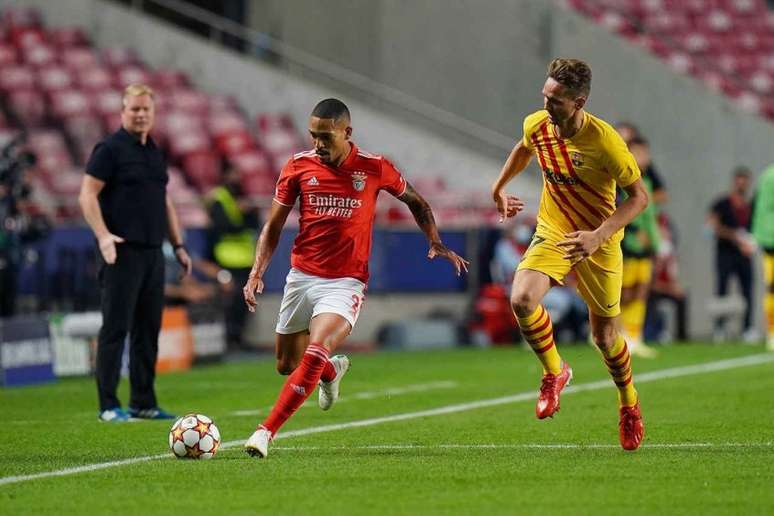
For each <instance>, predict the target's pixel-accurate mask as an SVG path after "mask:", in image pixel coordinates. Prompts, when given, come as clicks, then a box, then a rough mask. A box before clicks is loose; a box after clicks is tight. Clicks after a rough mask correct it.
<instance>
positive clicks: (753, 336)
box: [742, 328, 763, 345]
mask: <svg viewBox="0 0 774 516" xmlns="http://www.w3.org/2000/svg"><path fill="white" fill-rule="evenodd" d="M762 338H763V337H762V335H761V333H760V332H759V331H758V330H756V329H755V328H750V329H749V330H745V332H744V333H743V334H742V342H744V343H745V344H752V345H755V344H758V343H759V342H760V341H761V339H762Z"/></svg>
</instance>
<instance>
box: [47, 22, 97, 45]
mask: <svg viewBox="0 0 774 516" xmlns="http://www.w3.org/2000/svg"><path fill="white" fill-rule="evenodd" d="M48 40H49V41H50V42H51V43H52V44H53V45H54V46H55V47H56V48H60V49H64V48H67V47H85V46H88V45H89V38H87V37H86V34H85V33H84V32H83V29H81V28H79V27H57V28H54V29H51V30H49V31H48Z"/></svg>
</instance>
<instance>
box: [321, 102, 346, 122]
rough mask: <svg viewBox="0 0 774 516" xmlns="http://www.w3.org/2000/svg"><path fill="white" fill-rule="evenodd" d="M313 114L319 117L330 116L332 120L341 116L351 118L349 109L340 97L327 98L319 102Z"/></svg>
mask: <svg viewBox="0 0 774 516" xmlns="http://www.w3.org/2000/svg"><path fill="white" fill-rule="evenodd" d="M312 116H316V117H317V118H330V119H332V120H339V119H341V118H346V119H347V121H349V120H350V118H349V109H348V108H347V106H346V105H345V104H344V103H343V102H342V101H340V100H339V99H325V100H321V101H320V102H318V103H317V105H316V106H315V107H314V109H313V110H312Z"/></svg>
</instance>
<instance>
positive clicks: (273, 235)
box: [242, 200, 293, 312]
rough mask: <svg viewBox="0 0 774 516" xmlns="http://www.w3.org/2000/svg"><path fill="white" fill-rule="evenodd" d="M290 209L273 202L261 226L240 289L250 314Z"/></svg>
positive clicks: (253, 309)
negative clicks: (248, 273)
mask: <svg viewBox="0 0 774 516" xmlns="http://www.w3.org/2000/svg"><path fill="white" fill-rule="evenodd" d="M292 209H293V206H286V205H284V204H280V203H279V202H277V201H276V200H275V201H273V202H272V204H271V212H270V213H269V218H268V219H267V220H266V223H265V224H264V225H263V229H261V234H260V236H259V237H258V243H257V244H256V245H255V263H253V268H252V269H251V270H250V275H249V276H248V278H247V283H245V287H244V289H242V292H243V294H244V297H245V303H246V304H247V308H248V309H249V310H250V311H251V312H255V307H256V306H257V304H258V303H257V302H256V300H255V293H256V292H257V293H259V294H260V293H261V292H263V273H264V272H266V268H267V267H268V266H269V262H270V261H271V257H272V255H273V254H274V251H275V250H276V249H277V244H279V239H280V235H281V234H282V228H283V227H285V221H286V220H287V218H288V215H289V214H290V211H291V210H292Z"/></svg>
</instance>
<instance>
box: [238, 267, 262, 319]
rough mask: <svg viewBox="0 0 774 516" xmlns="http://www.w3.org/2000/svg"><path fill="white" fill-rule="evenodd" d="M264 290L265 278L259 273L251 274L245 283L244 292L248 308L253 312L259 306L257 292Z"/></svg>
mask: <svg viewBox="0 0 774 516" xmlns="http://www.w3.org/2000/svg"><path fill="white" fill-rule="evenodd" d="M256 292H257V293H258V294H260V293H262V292H263V280H262V279H261V278H259V277H258V276H257V275H253V274H250V276H249V277H248V278H247V283H245V288H243V289H242V294H243V295H244V296H245V304H247V309H248V310H250V311H251V312H255V307H256V306H258V301H256V300H255V294H256Z"/></svg>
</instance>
